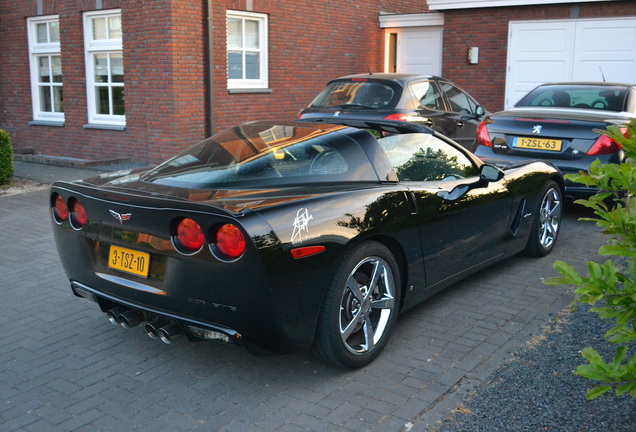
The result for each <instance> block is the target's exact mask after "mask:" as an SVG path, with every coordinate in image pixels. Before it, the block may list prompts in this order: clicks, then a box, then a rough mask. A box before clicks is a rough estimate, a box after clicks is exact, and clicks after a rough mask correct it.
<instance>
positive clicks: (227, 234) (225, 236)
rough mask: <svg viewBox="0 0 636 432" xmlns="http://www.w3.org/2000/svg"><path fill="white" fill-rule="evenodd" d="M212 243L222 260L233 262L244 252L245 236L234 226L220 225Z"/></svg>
mask: <svg viewBox="0 0 636 432" xmlns="http://www.w3.org/2000/svg"><path fill="white" fill-rule="evenodd" d="M214 243H215V245H216V249H217V250H218V252H219V253H221V254H222V258H224V259H228V260H235V259H238V258H240V257H241V255H243V252H245V236H244V235H243V233H242V232H241V230H240V229H238V228H237V227H236V225H232V224H225V225H222V226H221V227H220V228H219V229H218V230H217V232H216V234H215V236H214Z"/></svg>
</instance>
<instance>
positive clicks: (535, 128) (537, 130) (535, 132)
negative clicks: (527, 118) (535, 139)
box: [532, 125, 543, 134]
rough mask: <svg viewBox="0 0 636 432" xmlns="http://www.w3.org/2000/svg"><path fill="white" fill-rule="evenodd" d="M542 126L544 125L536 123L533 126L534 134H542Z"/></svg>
mask: <svg viewBox="0 0 636 432" xmlns="http://www.w3.org/2000/svg"><path fill="white" fill-rule="evenodd" d="M542 127H543V126H541V125H534V126H532V133H534V134H540V133H541V128H542Z"/></svg>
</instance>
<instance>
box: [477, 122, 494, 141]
mask: <svg viewBox="0 0 636 432" xmlns="http://www.w3.org/2000/svg"><path fill="white" fill-rule="evenodd" d="M475 142H476V143H477V145H483V146H486V147H492V142H490V135H489V134H488V128H487V127H486V122H485V121H483V122H481V123H480V124H479V127H478V128H477V137H476V139H475Z"/></svg>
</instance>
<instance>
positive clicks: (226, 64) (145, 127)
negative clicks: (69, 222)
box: [0, 0, 636, 163]
mask: <svg viewBox="0 0 636 432" xmlns="http://www.w3.org/2000/svg"><path fill="white" fill-rule="evenodd" d="M546 3H550V4H546ZM634 17H636V2H632V1H618V0H605V1H581V2H572V1H571V0H570V1H567V0H566V1H563V2H546V1H545V0H526V1H515V0H464V1H460V0H428V2H427V1H425V0H384V1H383V0H368V1H365V2H359V1H349V0H347V1H342V0H323V1H321V2H312V1H308V0H296V1H287V0H277V1H272V0H201V1H196V0H154V1H144V0H140V1H122V0H74V1H71V0H13V1H11V2H8V1H3V2H2V4H1V5H0V45H1V46H2V47H3V56H2V59H3V60H2V61H0V128H2V129H4V130H6V131H7V132H9V134H10V135H11V137H12V138H13V141H14V146H15V147H16V148H17V149H20V148H24V147H32V148H34V150H35V151H36V152H38V153H41V154H46V155H53V156H65V157H75V158H90V159H105V158H120V157H128V158H132V159H133V160H136V161H141V162H149V163H155V162H159V161H161V160H164V159H165V158H166V157H169V156H171V155H173V154H175V153H176V152H177V151H178V150H180V149H182V148H184V147H186V146H189V145H192V144H194V143H196V142H197V141H199V140H201V139H203V138H204V137H206V136H208V135H210V134H212V133H214V132H216V131H218V130H220V129H223V128H226V127H229V126H231V125H234V124H237V123H240V122H244V121H250V120H257V119H270V118H273V119H293V118H295V115H296V113H297V112H298V110H299V109H301V108H302V107H304V106H305V105H306V104H307V103H309V102H310V101H311V99H312V98H313V96H315V94H316V93H317V92H318V91H319V90H320V89H321V88H322V87H323V86H324V84H325V82H326V81H327V80H328V79H330V78H333V77H336V76H340V75H344V74H349V73H359V72H364V71H367V70H371V71H406V72H419V73H434V74H442V75H444V76H446V77H448V78H450V79H451V80H453V81H455V82H457V83H458V84H460V85H461V86H463V87H464V88H466V89H467V90H468V91H469V92H471V93H472V94H473V95H475V96H476V97H477V98H478V99H479V100H480V101H481V102H482V103H483V104H484V105H485V106H486V107H487V108H488V109H490V110H497V109H500V108H503V106H504V105H506V104H508V103H510V102H509V101H508V100H509V99H510V100H512V99H514V97H515V95H516V94H517V93H518V92H520V91H524V89H525V91H527V90H528V88H526V87H528V86H532V84H533V83H535V82H536V83H539V82H543V81H547V80H555V79H564V80H569V79H588V78H579V76H585V75H581V74H580V73H579V74H578V75H577V71H579V70H585V71H591V70H594V71H595V70H596V67H580V66H581V65H585V64H587V63H585V62H586V61H587V62H588V63H589V62H590V61H591V60H590V59H589V58H580V56H579V57H577V55H578V53H579V52H588V51H590V52H596V51H598V49H597V50H596V51H594V48H595V46H591V47H585V46H583V48H581V46H582V45H581V42H579V45H578V46H577V45H576V42H577V41H579V39H581V40H583V43H582V44H583V45H585V41H586V40H587V39H589V38H590V34H592V36H593V35H595V34H596V35H598V34H599V32H600V33H609V34H610V36H608V38H609V41H611V42H612V46H613V47H614V48H616V43H615V42H616V40H621V41H622V43H621V44H620V49H615V50H612V52H614V57H613V58H611V59H606V58H603V57H598V58H596V59H593V60H594V61H596V62H597V63H598V62H602V63H603V65H604V67H605V66H607V68H606V71H605V72H606V73H607V74H608V75H610V76H611V75H617V76H618V75H621V73H622V75H621V76H620V78H621V80H630V81H636V75H634V71H635V70H636V66H635V65H634V62H635V61H636V55H634V51H633V50H634V47H635V46H636V39H635V38H634V34H636V33H635V32H636V23H634ZM592 24H593V25H592ZM597 24H598V25H597ZM617 24H619V25H617ZM595 26H596V27H595ZM546 29H547V30H546ZM590 29H591V30H590ZM599 29H600V30H599ZM617 29H618V30H617ZM594 31H596V33H594ZM590 32H591V33H590ZM537 33H538V34H541V35H542V36H541V37H539V38H537V37H535V35H536V34H537ZM519 35H520V37H518V36H519ZM528 35H530V36H528ZM513 36H514V37H513ZM524 38H525V39H524ZM550 38H552V39H550ZM630 38H631V39H630ZM593 39H594V38H593ZM517 40H521V43H517V42H516V41H517ZM561 40H563V41H565V42H563V43H560V45H562V47H561V49H560V51H559V52H557V53H556V54H555V53H553V52H552V51H553V50H552V48H553V46H556V45H559V44H558V43H555V42H553V41H561ZM594 40H598V38H596V39H594ZM533 41H534V42H535V45H536V46H534V45H533V46H532V47H531V48H532V49H530V50H529V52H525V51H524V49H523V48H524V47H527V46H528V44H530V45H532V43H531V42H533ZM546 41H547V42H548V43H547V44H546V43H545V42H546ZM551 41H552V42H551ZM588 48H589V50H588ZM630 49H631V50H632V51H631V52H630V51H629V50H630ZM537 50H538V51H539V52H540V54H541V55H539V57H538V58H535V57H536V56H535V57H532V55H533V54H536V51H537ZM586 50H587V51H586ZM601 51H604V50H601ZM468 53H471V56H470V58H468ZM548 54H549V55H548ZM542 55H543V57H542ZM599 55H600V54H599ZM524 56H525V57H524ZM555 56H556V57H558V58H556V57H555ZM559 56H560V57H559ZM555 58H556V60H555ZM529 62H530V63H532V62H534V63H532V68H531V69H529V70H530V72H531V73H526V74H525V75H524V74H523V73H521V72H523V71H524V70H525V69H523V68H521V67H520V65H527V64H530V63H529ZM630 62H631V63H630ZM554 64H559V65H561V66H562V67H560V68H558V67H557V68H554V67H553V66H554ZM609 64H611V65H614V66H612V67H610V66H608V65H609ZM595 66H596V65H595ZM522 69H523V70H522ZM557 69H558V70H557ZM519 71H521V72H519ZM624 71H627V72H624ZM614 72H616V73H614ZM623 72H624V73H623ZM630 73H631V74H632V75H629V74H630ZM528 75H530V77H531V78H532V79H528ZM512 78H514V79H512ZM614 80H619V79H614ZM524 86H525V87H524ZM124 88H125V93H124ZM124 94H125V97H124Z"/></svg>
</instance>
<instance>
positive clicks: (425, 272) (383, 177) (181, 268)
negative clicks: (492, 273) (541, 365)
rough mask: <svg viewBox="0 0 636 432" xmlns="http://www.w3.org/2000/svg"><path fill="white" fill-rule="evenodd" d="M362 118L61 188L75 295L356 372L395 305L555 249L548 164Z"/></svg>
mask: <svg viewBox="0 0 636 432" xmlns="http://www.w3.org/2000/svg"><path fill="white" fill-rule="evenodd" d="M354 126H355V127H354ZM354 126H351V125H349V126H347V125H330V124H323V123H319V124H316V123H303V122H290V123H283V124H269V123H248V124H243V125H240V126H236V127H234V128H232V129H229V130H227V131H225V132H222V133H219V134H217V135H215V136H213V137H211V138H209V139H207V140H205V141H202V142H201V143H199V144H197V145H195V146H194V147H192V148H190V149H188V150H185V151H183V152H182V153H180V154H178V155H177V156H175V157H174V158H172V159H170V160H168V161H166V162H165V163H163V164H161V165H159V166H158V167H156V168H153V169H147V170H136V171H130V172H120V173H118V174H112V173H111V174H105V175H102V176H100V177H96V178H91V179H86V180H82V181H74V182H56V183H54V184H53V186H52V188H51V195H50V207H51V216H52V221H53V230H54V236H55V241H56V244H57V248H58V252H59V255H60V257H61V261H62V264H63V266H64V269H65V271H66V274H67V275H68V278H69V280H70V285H71V288H72V290H73V292H74V293H75V295H77V296H79V297H84V298H87V299H90V300H92V301H95V302H96V303H98V305H99V307H100V308H101V310H102V311H103V312H105V313H106V314H107V315H108V317H109V319H110V320H111V321H112V322H113V323H115V324H119V325H121V326H123V327H124V328H131V327H134V326H137V325H142V326H143V327H144V328H145V331H146V332H147V334H148V335H149V336H150V337H152V338H157V339H161V340H162V341H164V342H166V343H170V342H171V341H172V339H173V338H174V337H175V336H177V335H179V334H184V335H186V336H187V337H188V339H190V340H192V341H201V340H208V341H222V342H225V343H228V344H234V345H239V346H242V347H244V348H246V349H247V350H249V351H250V352H252V353H255V354H258V353H262V354H265V353H281V352H289V351H295V350H304V349H309V350H311V351H312V352H313V353H314V354H315V355H317V356H319V357H320V358H322V359H324V360H325V361H327V362H331V363H333V364H336V365H339V366H342V367H348V368H355V367H361V366H364V365H366V364H368V363H369V362H371V361H372V360H373V359H374V358H375V357H376V356H377V355H378V354H379V353H380V351H381V350H382V348H383V347H384V346H385V345H386V343H387V340H388V339H389V336H390V334H391V330H392V329H393V327H394V324H395V322H396V319H397V315H398V313H399V312H401V311H404V310H406V309H408V308H410V307H412V306H414V305H416V304H418V303H420V302H421V301H422V300H424V299H425V298H427V297H429V296H431V295H433V294H434V293H436V292H438V291H439V290H441V289H443V288H444V287H447V286H449V285H451V284H452V283H454V282H456V281H458V280H459V279H462V278H464V277H466V276H468V275H470V274H472V273H475V272H477V271H479V270H480V269H483V268H484V267H486V266H488V265H491V264H493V263H495V262H497V261H500V260H502V259H503V258H505V257H508V256H511V255H513V254H517V253H519V252H522V251H526V252H527V253H529V254H531V255H535V256H542V255H546V254H547V253H549V252H550V251H551V250H552V249H553V247H554V245H555V242H556V240H557V236H558V234H559V227H560V218H561V208H562V207H561V199H562V190H563V179H562V177H561V175H560V174H559V172H558V171H557V170H556V169H555V168H554V167H553V166H551V165H549V164H546V163H543V162H527V163H522V164H517V165H515V166H509V167H507V168H503V169H501V168H497V167H495V166H493V165H488V164H484V163H483V162H481V161H480V160H479V159H477V158H476V157H474V156H473V155H472V154H471V153H469V152H468V151H467V150H465V149H464V148H462V147H461V146H459V145H457V144H456V143H454V142H452V141H450V140H449V139H448V138H446V137H444V136H442V135H439V134H437V133H434V132H433V131H431V130H430V129H428V128H426V127H423V126H420V125H416V124H411V123H404V122H396V121H393V122H391V121H383V122H382V121H381V122H364V123H360V124H357V125H354ZM376 137H381V138H379V139H378V138H376Z"/></svg>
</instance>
